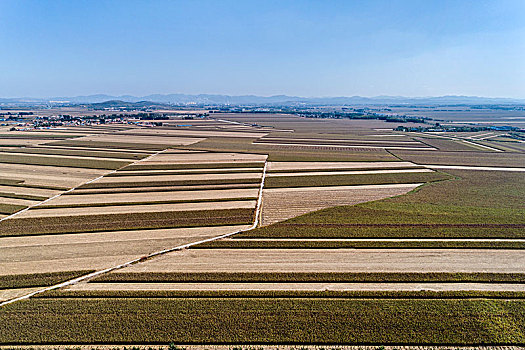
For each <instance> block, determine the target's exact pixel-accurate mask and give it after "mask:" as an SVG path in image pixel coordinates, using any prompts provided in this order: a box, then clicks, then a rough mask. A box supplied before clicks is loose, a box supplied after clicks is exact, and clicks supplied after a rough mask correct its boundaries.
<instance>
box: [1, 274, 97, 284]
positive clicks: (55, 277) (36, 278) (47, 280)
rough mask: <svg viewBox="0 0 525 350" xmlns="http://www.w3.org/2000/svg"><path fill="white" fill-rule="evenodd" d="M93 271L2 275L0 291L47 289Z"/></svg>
mask: <svg viewBox="0 0 525 350" xmlns="http://www.w3.org/2000/svg"><path fill="white" fill-rule="evenodd" d="M91 272H93V270H82V271H61V272H44V273H32V274H23V275H3V276H2V275H0V289H7V288H28V287H46V286H51V285H54V284H58V283H61V282H64V281H67V280H70V279H73V278H75V277H79V276H82V275H86V274H88V273H91Z"/></svg>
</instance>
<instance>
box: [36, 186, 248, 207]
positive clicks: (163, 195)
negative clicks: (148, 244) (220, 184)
mask: <svg viewBox="0 0 525 350" xmlns="http://www.w3.org/2000/svg"><path fill="white" fill-rule="evenodd" d="M257 194H258V189H257V188H248V189H222V190H221V189H218V190H202V191H199V190H195V191H168V192H146V191H144V190H142V191H141V192H138V193H110V194H102V195H100V194H82V195H75V194H67V195H63V196H61V197H58V198H56V199H53V200H51V201H49V202H47V203H46V205H49V206H53V205H55V206H59V205H61V206H64V205H67V206H72V205H84V204H85V205H89V204H97V203H104V204H111V203H124V202H131V203H133V202H148V201H177V200H179V201H182V200H190V201H191V200H194V201H198V200H203V199H212V200H213V199H221V198H243V197H250V198H254V197H257Z"/></svg>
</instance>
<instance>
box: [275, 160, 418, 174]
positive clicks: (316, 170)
mask: <svg viewBox="0 0 525 350" xmlns="http://www.w3.org/2000/svg"><path fill="white" fill-rule="evenodd" d="M392 164H395V163H392ZM407 169H425V167H424V166H419V165H418V166H410V167H406V166H404V167H402V166H392V167H388V168H386V167H383V168H378V167H375V168H373V167H361V168H345V167H341V168H323V169H319V168H314V169H307V168H305V169H288V170H271V169H270V170H268V171H267V172H268V173H273V174H279V173H304V172H312V171H315V172H331V171H368V170H407Z"/></svg>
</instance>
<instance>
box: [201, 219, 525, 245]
mask: <svg viewBox="0 0 525 350" xmlns="http://www.w3.org/2000/svg"><path fill="white" fill-rule="evenodd" d="M523 229H525V225H523ZM191 248H192V249H206V248H230V249H260V248H268V249H339V248H355V249H377V248H388V249H394V248H398V249H525V242H516V241H280V240H275V241H257V240H218V241H213V242H208V243H203V244H199V245H196V246H193V247H191Z"/></svg>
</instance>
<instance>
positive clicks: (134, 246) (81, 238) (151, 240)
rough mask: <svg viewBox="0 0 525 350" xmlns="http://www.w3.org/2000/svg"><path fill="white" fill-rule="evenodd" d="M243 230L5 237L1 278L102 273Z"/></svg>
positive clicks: (0, 247)
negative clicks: (119, 265) (176, 248)
mask: <svg viewBox="0 0 525 350" xmlns="http://www.w3.org/2000/svg"><path fill="white" fill-rule="evenodd" d="M242 228H246V226H222V227H196V228H178V229H157V230H135V231H103V232H97V233H77V234H63V235H54V236H27V237H4V238H0V275H19V274H33V273H63V272H64V271H72V270H78V269H82V268H84V269H85V268H89V269H96V270H99V269H103V268H107V267H111V266H115V265H118V264H121V263H124V262H126V261H130V260H132V259H135V258H138V257H141V256H144V255H146V254H149V253H152V252H154V251H158V250H162V249H167V248H173V247H176V246H179V245H182V244H187V243H190V242H194V241H199V240H203V239H207V238H211V237H213V236H218V235H221V234H225V233H230V232H235V231H238V230H239V229H242ZM0 278H1V277H0ZM6 278H9V277H6Z"/></svg>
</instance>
